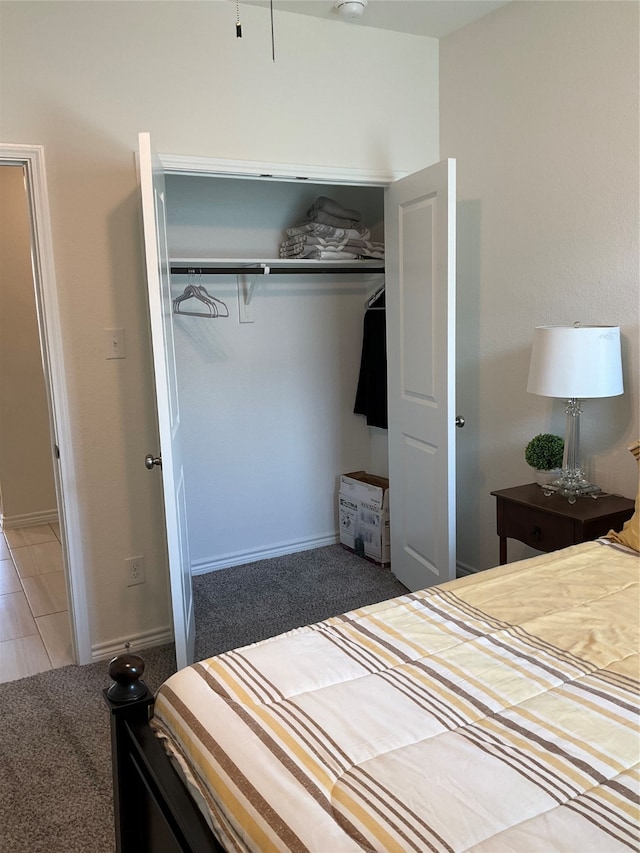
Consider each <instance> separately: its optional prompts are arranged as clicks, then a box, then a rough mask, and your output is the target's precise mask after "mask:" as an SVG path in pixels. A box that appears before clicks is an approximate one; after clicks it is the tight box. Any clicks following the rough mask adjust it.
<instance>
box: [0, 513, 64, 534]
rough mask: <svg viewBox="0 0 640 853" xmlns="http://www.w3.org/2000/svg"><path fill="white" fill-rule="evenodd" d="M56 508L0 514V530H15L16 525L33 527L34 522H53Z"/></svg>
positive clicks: (55, 519) (55, 516)
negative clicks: (15, 513) (17, 513)
mask: <svg viewBox="0 0 640 853" xmlns="http://www.w3.org/2000/svg"><path fill="white" fill-rule="evenodd" d="M57 521H58V510H57V509H49V510H42V511H40V512H26V513H24V514H23V515H0V530H15V529H16V528H18V527H35V526H36V524H55V523H57Z"/></svg>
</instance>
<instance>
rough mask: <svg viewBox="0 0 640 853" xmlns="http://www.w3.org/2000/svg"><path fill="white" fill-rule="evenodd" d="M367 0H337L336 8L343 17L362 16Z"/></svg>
mask: <svg viewBox="0 0 640 853" xmlns="http://www.w3.org/2000/svg"><path fill="white" fill-rule="evenodd" d="M366 5H367V0H336V3H334V8H335V10H336V12H337V13H338V14H339V15H340V17H341V18H360V17H362V13H363V12H364V7H365V6H366Z"/></svg>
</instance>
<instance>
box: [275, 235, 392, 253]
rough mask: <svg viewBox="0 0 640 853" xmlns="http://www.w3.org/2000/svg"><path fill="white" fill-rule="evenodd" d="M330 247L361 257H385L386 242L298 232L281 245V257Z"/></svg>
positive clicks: (329, 248)
mask: <svg viewBox="0 0 640 853" xmlns="http://www.w3.org/2000/svg"><path fill="white" fill-rule="evenodd" d="M310 248H317V249H328V250H330V251H333V252H349V253H351V254H355V255H356V257H359V258H384V243H378V242H370V241H369V240H361V239H342V240H338V239H330V238H325V237H318V236H317V235H316V234H297V235H295V236H293V237H290V238H289V239H288V240H285V241H284V242H283V243H281V245H280V256H281V257H296V256H298V255H302V254H303V253H304V252H305V251H306V250H307V249H310Z"/></svg>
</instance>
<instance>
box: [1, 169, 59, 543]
mask: <svg viewBox="0 0 640 853" xmlns="http://www.w3.org/2000/svg"><path fill="white" fill-rule="evenodd" d="M0 306H1V309H2V310H1V311H0V435H1V436H2V440H1V441H0V492H1V495H2V504H1V507H0V510H1V512H0V515H1V517H2V522H3V524H4V526H5V527H6V528H9V527H18V526H27V525H29V524H37V523H39V522H41V521H43V520H53V519H55V518H56V517H57V507H56V491H55V484H54V479H53V464H52V459H51V437H50V433H49V412H48V409H47V397H46V391H45V384H44V374H43V369H42V357H41V354H40V340H39V336H38V320H37V315H36V301H35V291H34V286H33V273H32V269H31V230H30V223H29V209H28V206H27V195H26V191H25V185H24V175H23V169H22V166H0Z"/></svg>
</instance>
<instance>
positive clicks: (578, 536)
mask: <svg viewBox="0 0 640 853" xmlns="http://www.w3.org/2000/svg"><path fill="white" fill-rule="evenodd" d="M491 494H492V495H494V496H495V498H496V519H497V531H498V536H499V537H500V565H501V566H502V565H504V564H505V563H506V562H507V539H508V538H510V539H518V540H519V541H520V542H524V543H525V545H529V546H530V547H531V548H536V549H537V550H538V551H557V550H558V549H559V548H568V547H569V545H577V544H578V543H579V542H588V541H590V540H592V539H597V538H598V537H599V536H604V535H605V534H606V533H608V532H609V531H610V530H621V529H622V525H623V524H624V523H625V521H627V520H628V519H629V518H631V516H632V515H633V511H634V506H635V505H634V502H633V501H632V500H629V498H622V497H619V496H618V495H603V496H602V497H591V496H585V497H580V498H578V500H577V501H576V502H575V503H574V504H570V503H569V501H568V500H567V499H566V498H565V497H562V495H558V494H552V495H548V496H545V494H544V492H543V491H542V489H541V487H540V486H538V485H537V483H528V484H527V485H526V486H515V487H514V488H512V489H500V490H499V491H496V492H491Z"/></svg>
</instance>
